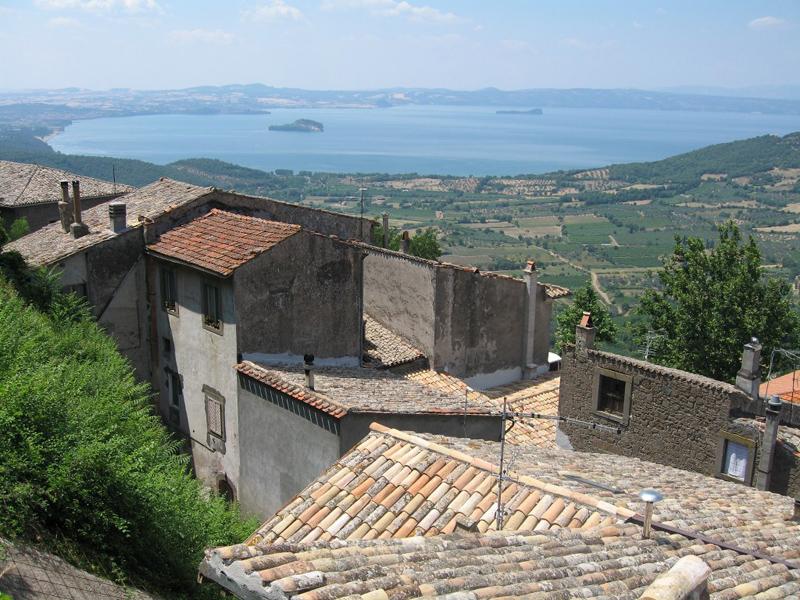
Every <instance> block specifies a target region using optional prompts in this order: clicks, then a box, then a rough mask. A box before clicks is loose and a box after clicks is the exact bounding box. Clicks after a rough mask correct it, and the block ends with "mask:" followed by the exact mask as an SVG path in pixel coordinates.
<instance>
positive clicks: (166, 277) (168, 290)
mask: <svg viewBox="0 0 800 600" xmlns="http://www.w3.org/2000/svg"><path fill="white" fill-rule="evenodd" d="M161 306H162V307H163V308H164V310H166V311H169V312H173V313H174V312H177V309H178V284H177V279H176V275H175V271H173V270H172V269H169V268H167V267H163V266H162V267H161Z"/></svg>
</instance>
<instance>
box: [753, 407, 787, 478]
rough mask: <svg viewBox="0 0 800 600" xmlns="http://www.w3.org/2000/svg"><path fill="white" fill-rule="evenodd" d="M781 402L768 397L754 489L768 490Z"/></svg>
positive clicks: (779, 421)
mask: <svg viewBox="0 0 800 600" xmlns="http://www.w3.org/2000/svg"><path fill="white" fill-rule="evenodd" d="M782 408H783V402H782V401H781V399H780V397H778V396H770V398H769V400H768V401H767V410H766V411H765V413H766V424H765V427H764V435H762V436H761V452H760V453H759V454H760V456H759V458H758V465H757V466H756V488H758V489H759V490H768V489H769V479H770V475H771V474H772V461H773V459H774V458H775V444H777V442H778V426H779V425H780V424H781V409H782Z"/></svg>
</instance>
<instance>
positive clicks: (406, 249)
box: [400, 231, 411, 254]
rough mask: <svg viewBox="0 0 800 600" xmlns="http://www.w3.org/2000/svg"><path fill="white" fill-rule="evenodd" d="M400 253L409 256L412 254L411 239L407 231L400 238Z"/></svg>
mask: <svg viewBox="0 0 800 600" xmlns="http://www.w3.org/2000/svg"><path fill="white" fill-rule="evenodd" d="M400 251H401V252H402V253H403V254H409V253H410V252H411V237H410V236H409V235H408V232H407V231H404V232H403V235H402V237H401V238H400Z"/></svg>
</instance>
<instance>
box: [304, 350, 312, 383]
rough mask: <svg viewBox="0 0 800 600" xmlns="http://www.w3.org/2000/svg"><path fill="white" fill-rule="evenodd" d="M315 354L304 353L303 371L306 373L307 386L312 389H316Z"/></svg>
mask: <svg viewBox="0 0 800 600" xmlns="http://www.w3.org/2000/svg"><path fill="white" fill-rule="evenodd" d="M313 368H314V355H313V354H304V355H303V372H304V373H305V374H306V387H307V388H308V389H310V390H312V391H313V390H314V371H313Z"/></svg>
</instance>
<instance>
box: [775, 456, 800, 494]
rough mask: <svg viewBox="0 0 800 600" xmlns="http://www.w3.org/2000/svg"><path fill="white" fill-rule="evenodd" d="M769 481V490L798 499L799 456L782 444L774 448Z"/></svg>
mask: <svg viewBox="0 0 800 600" xmlns="http://www.w3.org/2000/svg"><path fill="white" fill-rule="evenodd" d="M769 483H770V485H769V489H770V490H771V491H773V492H777V493H778V494H785V495H787V496H791V497H793V498H796V499H800V456H797V455H796V454H795V453H794V452H793V451H792V450H791V449H790V448H787V447H786V446H785V445H783V444H778V445H777V447H776V449H775V456H774V457H773V459H772V474H771V476H770V482H769Z"/></svg>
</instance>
